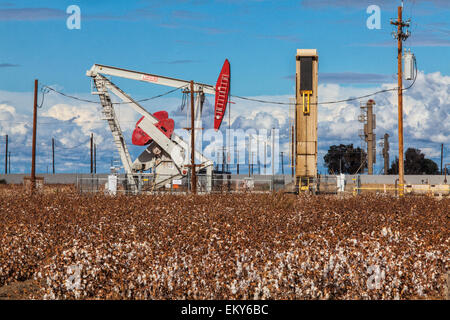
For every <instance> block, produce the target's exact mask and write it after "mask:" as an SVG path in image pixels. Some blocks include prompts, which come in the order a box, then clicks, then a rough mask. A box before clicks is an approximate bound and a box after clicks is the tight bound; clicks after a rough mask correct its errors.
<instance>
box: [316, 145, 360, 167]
mask: <svg viewBox="0 0 450 320" xmlns="http://www.w3.org/2000/svg"><path fill="white" fill-rule="evenodd" d="M365 159H366V153H365V152H364V150H362V149H361V148H359V147H358V148H354V147H353V144H349V145H344V144H341V145H332V146H330V148H329V149H328V152H327V154H326V155H325V156H324V157H323V160H324V161H325V166H326V167H327V168H328V173H330V174H337V173H348V174H355V173H357V172H361V171H362V170H361V169H362V167H364V168H367V162H366V161H365ZM361 160H362V161H363V162H364V164H363V165H361V162H362V161H361Z"/></svg>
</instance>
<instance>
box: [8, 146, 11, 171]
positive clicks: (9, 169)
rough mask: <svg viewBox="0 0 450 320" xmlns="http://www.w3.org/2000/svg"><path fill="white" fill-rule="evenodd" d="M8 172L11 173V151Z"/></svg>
mask: <svg viewBox="0 0 450 320" xmlns="http://www.w3.org/2000/svg"><path fill="white" fill-rule="evenodd" d="M8 173H11V151H9V152H8Z"/></svg>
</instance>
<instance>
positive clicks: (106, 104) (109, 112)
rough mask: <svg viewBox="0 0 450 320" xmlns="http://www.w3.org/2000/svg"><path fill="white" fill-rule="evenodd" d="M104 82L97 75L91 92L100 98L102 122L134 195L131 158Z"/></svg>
mask: <svg viewBox="0 0 450 320" xmlns="http://www.w3.org/2000/svg"><path fill="white" fill-rule="evenodd" d="M105 80H106V79H105V78H104V77H103V76H101V75H97V76H96V77H95V78H94V85H95V87H96V88H97V92H92V94H97V95H98V96H99V97H100V102H101V104H102V107H103V110H102V113H103V115H104V118H103V120H107V121H108V125H109V128H110V130H111V133H112V135H113V140H114V144H115V145H116V148H117V150H119V155H120V159H121V160H122V164H123V167H124V170H125V172H126V173H127V175H126V176H127V182H128V185H129V186H130V188H131V191H132V192H133V193H135V192H136V191H137V185H136V181H135V179H134V178H133V176H132V175H130V174H129V173H130V172H131V163H132V161H131V156H130V153H129V151H128V148H127V145H126V143H125V139H124V137H123V134H122V129H121V128H120V124H119V120H118V119H117V117H116V113H115V111H114V106H113V104H112V102H111V98H110V96H109V93H108V89H107V88H106V84H105Z"/></svg>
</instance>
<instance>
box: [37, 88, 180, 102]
mask: <svg viewBox="0 0 450 320" xmlns="http://www.w3.org/2000/svg"><path fill="white" fill-rule="evenodd" d="M185 87H186V86H185V85H184V86H181V87H178V88H175V89H172V90H169V91H167V92H164V93H161V94H158V95H156V96H153V97H150V98H144V99H140V100H135V101H131V102H113V103H112V104H130V103H134V102H145V101H150V100H154V99H157V98H161V97H164V96H166V95H168V94H171V93H173V92H175V91H177V90H180V89H183V88H185ZM42 88H43V89H44V88H45V89H48V90H51V91H53V92H56V93H58V94H60V95H62V96H64V97H66V98H70V99H73V100H78V101H81V102H86V103H93V104H101V103H100V102H99V101H93V100H88V99H83V98H79V97H76V96H72V95H69V94H66V93H64V92H61V91H58V90H56V89H53V88H51V87H49V86H47V85H44V86H42ZM41 107H42V104H41Z"/></svg>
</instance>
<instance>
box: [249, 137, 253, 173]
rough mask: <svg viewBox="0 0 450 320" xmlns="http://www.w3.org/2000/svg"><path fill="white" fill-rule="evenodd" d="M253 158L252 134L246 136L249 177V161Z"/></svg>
mask: <svg viewBox="0 0 450 320" xmlns="http://www.w3.org/2000/svg"><path fill="white" fill-rule="evenodd" d="M252 160H253V153H252V135H249V136H248V176H249V177H250V173H251V169H250V166H251V162H252Z"/></svg>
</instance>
